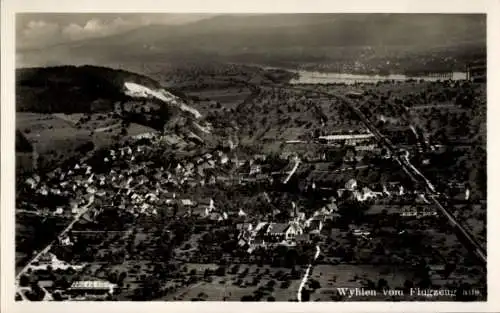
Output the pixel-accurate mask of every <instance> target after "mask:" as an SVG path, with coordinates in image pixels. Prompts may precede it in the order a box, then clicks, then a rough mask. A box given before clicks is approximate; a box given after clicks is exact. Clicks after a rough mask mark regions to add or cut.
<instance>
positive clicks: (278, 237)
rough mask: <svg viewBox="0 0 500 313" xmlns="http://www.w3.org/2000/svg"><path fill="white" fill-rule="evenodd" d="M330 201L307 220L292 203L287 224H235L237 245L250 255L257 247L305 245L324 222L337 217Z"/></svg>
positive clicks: (333, 200)
mask: <svg viewBox="0 0 500 313" xmlns="http://www.w3.org/2000/svg"><path fill="white" fill-rule="evenodd" d="M330 200H331V201H330V202H329V204H327V205H326V206H324V207H322V208H321V209H319V210H317V211H316V212H314V214H313V215H312V216H310V217H309V218H306V215H305V213H304V212H299V210H298V208H297V206H296V205H295V203H294V202H292V210H291V217H290V220H289V221H288V222H273V221H265V222H263V221H260V222H256V223H251V222H245V223H240V224H237V225H236V227H237V229H238V231H239V237H238V244H239V245H240V246H241V247H247V248H248V250H247V251H248V252H249V253H251V252H252V251H253V250H254V249H255V248H257V247H270V246H271V247H272V246H276V245H287V246H293V245H297V244H300V243H307V242H309V241H310V236H311V235H314V234H319V233H320V232H321V230H322V229H323V225H324V222H325V221H327V220H331V219H333V218H334V217H336V216H338V214H337V213H336V211H337V206H336V205H335V199H333V198H332V199H330Z"/></svg>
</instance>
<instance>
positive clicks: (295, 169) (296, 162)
mask: <svg viewBox="0 0 500 313" xmlns="http://www.w3.org/2000/svg"><path fill="white" fill-rule="evenodd" d="M299 164H300V159H299V158H297V159H296V160H295V165H294V166H293V169H292V170H291V171H290V173H288V176H287V177H286V178H285V180H284V181H283V184H286V183H288V181H289V180H290V178H292V176H293V174H295V172H296V171H297V169H298V168H299Z"/></svg>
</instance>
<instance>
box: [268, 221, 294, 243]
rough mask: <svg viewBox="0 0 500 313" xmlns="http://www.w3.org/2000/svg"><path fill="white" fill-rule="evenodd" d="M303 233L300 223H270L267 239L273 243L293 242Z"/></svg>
mask: <svg viewBox="0 0 500 313" xmlns="http://www.w3.org/2000/svg"><path fill="white" fill-rule="evenodd" d="M302 233H303V229H302V227H300V225H299V224H298V223H270V224H269V227H268V229H267V232H266V238H267V239H268V240H271V241H283V240H292V239H294V238H295V236H297V235H299V234H302Z"/></svg>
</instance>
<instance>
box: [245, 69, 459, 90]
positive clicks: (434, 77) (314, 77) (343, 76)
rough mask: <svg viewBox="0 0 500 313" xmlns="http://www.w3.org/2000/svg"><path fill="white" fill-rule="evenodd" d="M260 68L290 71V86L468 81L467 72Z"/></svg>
mask: <svg viewBox="0 0 500 313" xmlns="http://www.w3.org/2000/svg"><path fill="white" fill-rule="evenodd" d="M254 66H258V67H260V68H262V69H264V70H268V69H269V70H273V69H281V70H285V71H289V72H292V73H295V74H297V75H298V78H292V79H291V80H290V82H289V83H290V84H292V85H297V84H348V85H351V84H355V83H371V84H375V83H377V82H383V81H387V80H394V81H406V80H409V79H415V80H424V81H438V80H441V81H443V80H448V79H451V80H453V81H456V80H466V79H467V73H466V72H448V73H442V74H439V73H435V74H431V75H422V76H411V75H405V74H389V75H374V74H349V73H327V72H317V71H306V70H296V69H290V68H280V67H274V66H260V65H254Z"/></svg>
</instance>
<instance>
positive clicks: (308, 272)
mask: <svg viewBox="0 0 500 313" xmlns="http://www.w3.org/2000/svg"><path fill="white" fill-rule="evenodd" d="M320 253H321V250H320V248H319V246H318V245H316V254H315V255H314V259H313V261H312V262H311V264H309V266H307V270H306V272H305V274H304V277H302V281H301V282H300V286H299V290H297V301H298V302H302V289H304V286H305V285H306V283H307V280H308V279H309V275H310V274H311V269H312V266H313V263H314V261H316V259H317V258H318V257H319V254H320Z"/></svg>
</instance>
